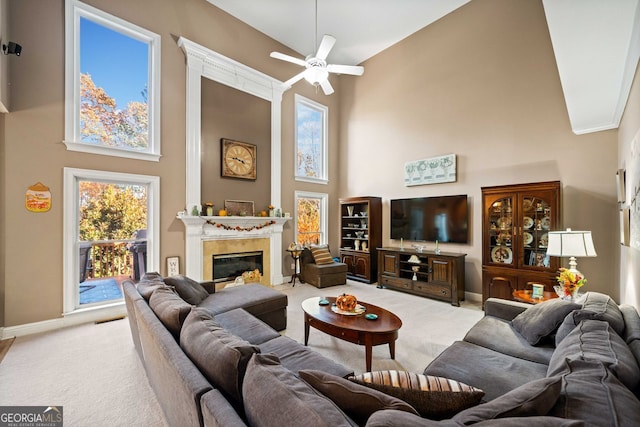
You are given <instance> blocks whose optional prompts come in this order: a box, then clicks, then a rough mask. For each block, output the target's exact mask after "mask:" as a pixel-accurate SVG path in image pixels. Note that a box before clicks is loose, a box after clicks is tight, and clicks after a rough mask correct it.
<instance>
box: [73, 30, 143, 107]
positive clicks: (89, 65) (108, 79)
mask: <svg viewBox="0 0 640 427" xmlns="http://www.w3.org/2000/svg"><path fill="white" fill-rule="evenodd" d="M148 52H149V46H148V45H147V44H146V43H143V42H140V41H138V40H135V39H132V38H131V37H128V36H125V35H122V34H121V33H118V32H116V31H113V30H111V29H109V28H106V27H103V26H101V25H99V24H96V23H95V22H92V21H90V20H88V19H85V18H81V19H80V72H81V73H89V74H91V78H92V79H93V82H94V83H95V84H96V86H98V87H102V88H103V89H104V90H105V91H106V92H107V94H108V95H109V96H111V97H112V98H114V99H115V100H116V104H117V106H118V108H119V109H122V108H125V107H126V105H127V103H128V102H129V101H144V99H143V98H142V95H141V94H140V92H141V91H142V90H143V89H144V88H145V87H146V86H147V83H148V77H149V72H148V70H149V68H148V67H149V64H148V62H149V56H148Z"/></svg>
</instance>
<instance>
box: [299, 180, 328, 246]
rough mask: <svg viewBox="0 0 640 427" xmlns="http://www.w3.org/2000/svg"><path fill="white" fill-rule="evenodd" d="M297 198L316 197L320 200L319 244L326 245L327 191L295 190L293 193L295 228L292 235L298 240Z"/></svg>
mask: <svg viewBox="0 0 640 427" xmlns="http://www.w3.org/2000/svg"><path fill="white" fill-rule="evenodd" d="M298 199H318V200H320V242H319V244H320V245H326V244H327V243H328V241H329V240H328V237H327V232H328V224H329V218H328V214H329V195H328V194H327V193H315V192H310V191H296V192H295V194H294V206H295V216H294V220H295V228H294V237H295V241H296V242H298V241H299V239H298Z"/></svg>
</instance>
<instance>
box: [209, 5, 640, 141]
mask: <svg viewBox="0 0 640 427" xmlns="http://www.w3.org/2000/svg"><path fill="white" fill-rule="evenodd" d="M207 1H209V3H211V4H213V5H214V6H217V7H218V8H220V9H222V10H224V11H226V12H227V13H229V14H230V15H232V16H234V17H236V18H238V19H239V20H241V21H243V22H245V23H247V24H248V25H250V26H252V27H254V28H256V29H257V30H259V31H261V32H263V33H264V34H266V35H268V36H269V37H271V38H273V39H275V40H277V41H279V42H280V43H282V44H284V45H285V46H288V47H289V48H291V49H293V50H294V51H296V52H298V53H299V54H300V56H301V57H305V56H307V55H309V54H311V53H315V51H316V48H317V43H319V41H320V39H321V38H322V35H323V34H331V35H333V36H334V37H336V39H337V42H336V44H335V46H334V48H333V50H332V51H331V53H330V55H329V57H328V58H327V59H328V62H330V63H337V64H347V65H357V64H360V63H361V62H363V61H365V60H367V59H369V58H371V57H372V56H374V55H376V54H377V53H379V52H381V51H383V50H384V49H386V48H388V47H390V46H392V45H394V44H395V43H397V42H399V41H400V40H402V39H404V38H406V37H407V36H409V35H411V34H413V33H414V32H416V31H418V30H420V29H422V28H424V27H425V26H427V25H429V24H431V23H432V22H435V21H436V20H438V19H440V18H441V17H443V16H445V15H447V14H448V13H450V12H452V11H454V10H455V9H457V8H459V7H461V6H463V5H464V4H466V3H468V2H469V1H470V0H318V6H317V8H318V10H317V33H316V31H315V28H316V10H315V0H241V1H239V0H207ZM542 2H543V4H544V8H545V14H546V17H547V22H548V25H549V33H550V35H551V40H552V44H553V49H554V53H555V56H556V62H557V63H558V72H559V75H560V81H561V83H562V88H563V91H564V95H565V101H566V104H567V110H568V112H569V118H570V121H571V127H572V129H573V131H574V132H575V133H578V134H580V133H588V132H595V131H600V130H605V129H611V128H617V127H618V125H619V123H620V119H621V117H622V113H623V111H624V107H625V105H626V102H627V98H628V95H629V90H630V88H631V83H632V80H633V76H634V73H635V69H636V66H637V64H638V58H639V57H640V5H639V3H640V0H542ZM316 40H317V41H316ZM365 72H366V71H365Z"/></svg>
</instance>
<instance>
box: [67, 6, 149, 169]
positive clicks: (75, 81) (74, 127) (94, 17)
mask: <svg viewBox="0 0 640 427" xmlns="http://www.w3.org/2000/svg"><path fill="white" fill-rule="evenodd" d="M80 18H85V19H88V20H91V21H92V22H94V23H97V24H98V25H102V26H104V27H106V28H109V29H111V30H113V31H117V32H119V33H121V34H124V35H126V36H128V37H131V38H134V39H136V40H139V41H141V42H143V43H146V44H148V45H149V58H148V61H149V66H148V69H149V76H148V86H147V88H148V100H149V101H148V105H147V108H148V109H149V116H148V119H149V135H148V144H149V145H148V146H147V149H146V150H145V151H137V150H127V149H123V148H114V147H105V146H102V145H94V144H87V143H84V142H81V137H80ZM160 39H161V38H160V36H159V35H158V34H155V33H153V32H151V31H149V30H146V29H144V28H142V27H139V26H137V25H135V24H132V23H130V22H127V21H125V20H123V19H120V18H118V17H116V16H113V15H111V14H109V13H106V12H104V11H102V10H99V9H96V8H95V7H92V6H89V5H87V4H85V3H82V2H80V1H78V0H66V3H65V58H66V59H65V131H64V141H63V143H64V144H65V145H66V147H67V150H69V151H79V152H84V153H92V154H100V155H105V156H116V157H125V158H130V159H138V160H147V161H156V162H157V161H159V160H160V157H161V149H160Z"/></svg>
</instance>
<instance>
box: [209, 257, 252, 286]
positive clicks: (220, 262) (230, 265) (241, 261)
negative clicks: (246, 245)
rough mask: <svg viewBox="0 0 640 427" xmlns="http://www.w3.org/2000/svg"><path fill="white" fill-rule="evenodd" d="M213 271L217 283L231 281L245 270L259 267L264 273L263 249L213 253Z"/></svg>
mask: <svg viewBox="0 0 640 427" xmlns="http://www.w3.org/2000/svg"><path fill="white" fill-rule="evenodd" d="M211 258H212V261H213V262H212V265H213V268H212V272H211V275H212V277H213V281H214V282H215V283H220V282H229V281H233V280H235V278H236V277H238V276H241V275H242V273H244V272H245V271H253V270H256V269H258V271H260V274H263V273H264V272H263V268H262V251H256V252H241V253H231V254H218V255H212V257H211Z"/></svg>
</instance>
